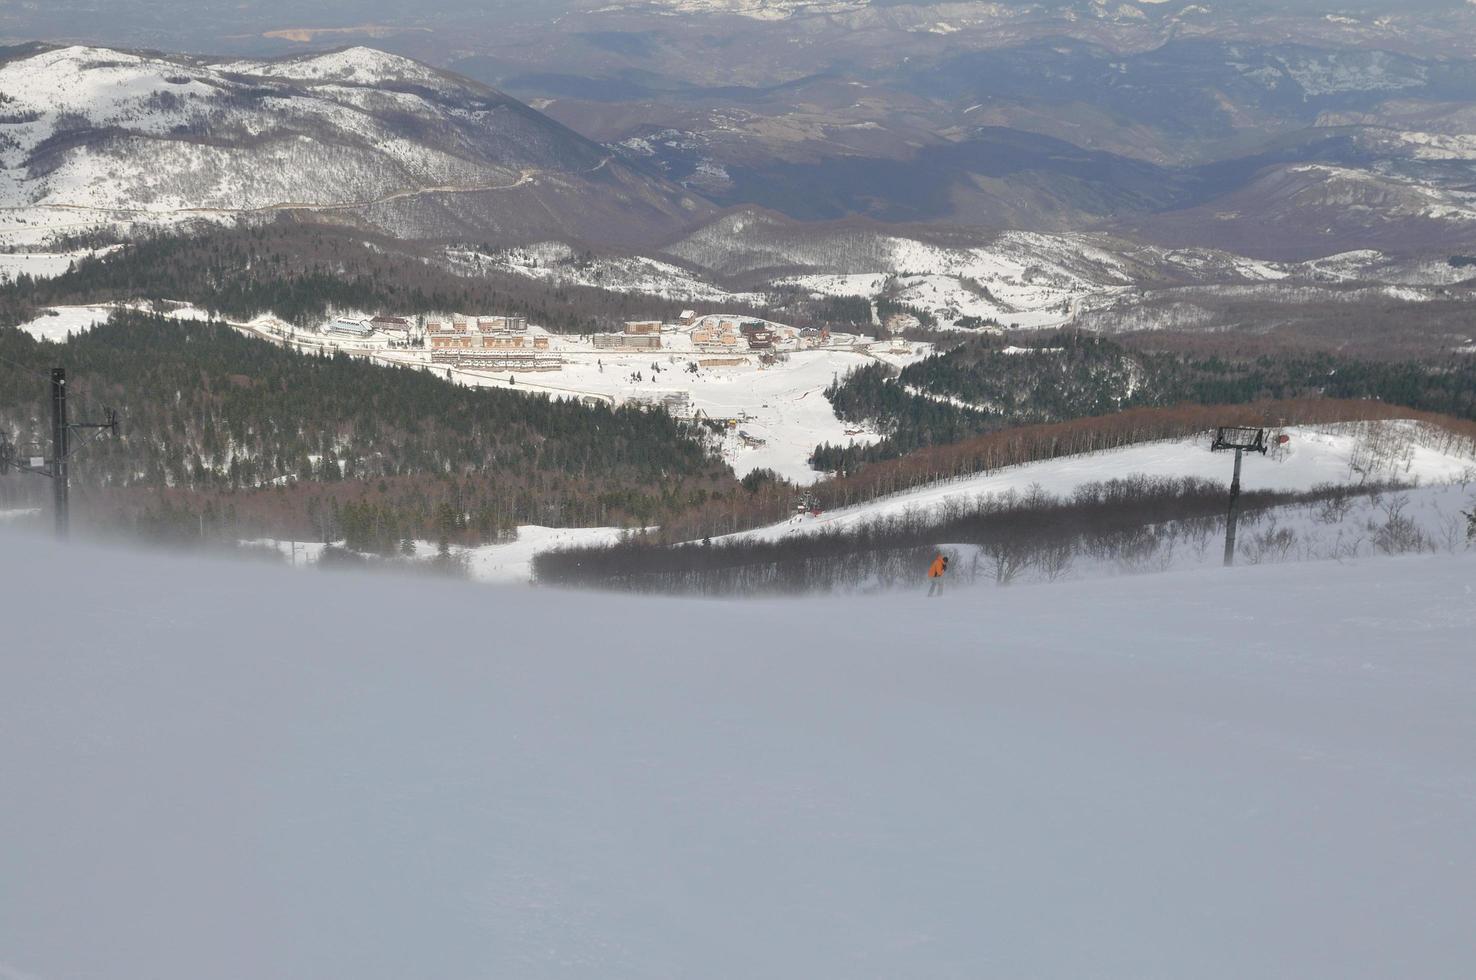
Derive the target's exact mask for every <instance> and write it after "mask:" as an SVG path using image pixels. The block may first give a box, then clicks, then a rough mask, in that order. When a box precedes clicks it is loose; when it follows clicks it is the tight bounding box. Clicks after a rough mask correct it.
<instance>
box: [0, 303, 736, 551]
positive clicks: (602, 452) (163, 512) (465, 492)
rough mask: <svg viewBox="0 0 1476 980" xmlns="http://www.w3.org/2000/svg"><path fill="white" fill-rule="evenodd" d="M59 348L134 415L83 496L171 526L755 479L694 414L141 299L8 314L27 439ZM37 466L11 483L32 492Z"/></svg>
mask: <svg viewBox="0 0 1476 980" xmlns="http://www.w3.org/2000/svg"><path fill="white" fill-rule="evenodd" d="M53 364H66V365H68V367H69V370H70V375H71V377H72V379H73V384H72V400H73V404H74V409H73V410H74V412H75V413H76V416H77V417H79V418H80V417H86V416H88V415H89V414H91V415H98V414H100V413H101V411H102V409H103V408H104V407H111V408H115V409H117V410H118V411H119V412H120V413H121V415H122V418H123V432H122V436H121V438H119V439H117V440H111V439H101V440H98V441H96V442H94V443H91V444H88V445H86V446H85V449H84V450H83V452H82V453H81V454H79V457H78V460H77V464H76V465H75V466H74V467H73V480H74V483H75V484H76V486H77V488H78V494H79V497H80V498H81V499H83V500H84V501H88V502H89V503H90V504H91V508H90V509H91V510H92V511H93V512H95V513H96V514H98V515H99V519H100V520H103V519H105V518H104V516H103V515H108V514H111V515H112V518H111V519H112V520H114V521H115V522H116V521H123V522H124V523H133V524H137V525H138V526H139V527H140V529H142V530H144V531H146V532H149V533H157V534H160V535H165V536H167V535H168V534H169V533H172V532H171V528H173V527H174V526H175V525H184V526H185V530H186V531H187V532H188V531H191V530H193V529H194V528H195V526H196V525H202V526H203V523H204V521H205V518H204V516H203V515H204V513H205V510H206V508H207V507H208V508H209V511H210V514H211V516H212V518H213V519H214V520H217V521H219V522H222V523H225V522H229V523H230V525H231V527H230V530H231V531H232V533H239V534H240V535H241V536H249V535H251V534H253V533H262V534H266V533H270V534H276V535H286V534H289V533H292V534H296V535H298V536H300V537H302V538H305V539H309V538H316V539H318V540H324V541H327V540H336V539H338V538H341V537H344V536H345V534H347V536H349V537H350V538H351V539H354V540H355V541H356V543H366V544H369V545H371V546H372V548H371V550H373V549H389V548H393V547H395V546H397V545H399V544H400V543H402V542H403V540H404V539H405V538H408V537H418V538H422V539H430V540H436V539H437V538H446V537H451V538H453V539H454V540H462V541H466V542H469V543H470V542H476V541H484V540H495V539H496V538H498V537H499V536H501V535H505V534H506V533H507V532H508V531H509V530H510V529H512V528H514V527H516V526H517V525H519V524H547V525H605V524H624V523H634V524H639V525H644V524H647V523H652V522H657V521H659V520H660V519H661V518H662V517H663V515H667V514H670V513H674V512H678V511H681V510H685V509H687V508H689V507H691V506H693V505H696V504H699V503H702V502H705V501H706V500H707V499H708V497H709V496H711V495H713V494H719V495H721V494H723V493H736V494H743V493H745V491H743V490H742V489H741V488H740V487H739V486H738V484H737V481H736V480H734V478H733V475H732V472H731V471H730V470H729V469H728V467H727V466H726V465H725V464H723V463H722V462H721V461H720V460H718V459H717V458H716V457H715V456H714V455H712V454H711V453H710V452H709V451H708V450H707V449H706V448H704V444H703V442H702V439H701V432H700V431H699V430H696V429H693V428H692V427H690V426H687V425H685V424H682V423H679V422H676V421H674V420H673V419H672V418H671V417H670V416H668V415H666V414H665V413H662V412H651V411H646V410H642V409H634V408H620V409H612V408H609V407H607V406H599V405H595V406H592V405H587V404H584V403H582V402H577V401H567V400H552V399H549V398H546V397H542V396H529V395H523V394H520V393H516V392H511V391H506V390H498V389H491V388H466V387H462V386H458V385H455V384H452V383H450V382H448V381H446V380H444V379H441V378H438V377H436V376H434V375H432V374H430V373H428V372H424V371H419V370H414V369H410V368H392V367H385V366H381V365H377V364H372V363H369V362H367V361H364V360H362V359H355V358H352V357H349V356H347V355H343V354H336V355H334V356H317V355H310V354H303V353H298V352H295V351H292V350H289V349H285V348H282V347H278V346H276V345H273V344H271V343H268V342H266V341H263V340H259V339H255V338H251V337H248V336H245V335H243V334H241V333H240V332H238V331H236V330H234V329H232V328H230V327H228V326H226V325H225V324H221V323H198V324H194V323H180V322H178V321H175V320H170V319H167V318H163V317H157V316H152V315H147V314H140V313H118V314H115V315H114V316H113V318H112V319H111V320H110V321H109V322H108V323H106V324H104V325H100V326H98V327H97V328H95V329H94V330H92V331H90V332H88V333H85V334H82V335H79V336H76V337H73V338H72V339H71V340H70V341H68V342H67V343H64V344H57V343H50V342H44V341H38V340H35V339H33V338H32V337H30V336H29V335H27V334H24V333H22V332H20V331H16V330H7V329H0V425H4V427H5V429H6V431H7V432H8V434H9V435H10V437H11V441H12V442H13V443H14V444H15V445H17V446H19V447H21V448H22V451H29V450H31V449H36V448H38V447H41V446H44V445H46V444H47V441H48V439H49V429H48V425H49V422H48V407H47V398H48V386H47V382H46V369H48V368H49V367H50V366H51V365H53ZM38 483H40V480H39V479H38V478H34V477H32V478H20V482H17V480H15V479H11V480H7V481H5V482H4V486H3V487H0V493H5V494H7V495H9V496H10V498H11V499H10V502H11V503H15V502H17V498H19V497H22V496H26V495H29V498H30V499H38V498H39V496H41V491H42V490H44V489H45V488H43V487H39V486H37V484H38ZM84 509H88V508H84ZM365 528H367V530H365Z"/></svg>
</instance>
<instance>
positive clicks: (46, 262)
mask: <svg viewBox="0 0 1476 980" xmlns="http://www.w3.org/2000/svg"><path fill="white" fill-rule="evenodd" d="M0 237H4V236H0ZM117 248H118V246H116V245H113V246H109V247H107V248H83V249H74V250H72V251H69V252H0V280H4V279H15V278H17V277H19V276H30V277H31V278H32V279H53V278H55V277H57V276H59V275H61V274H62V273H64V272H66V271H67V270H68V269H69V268H71V265H72V263H73V262H76V261H78V260H79V259H84V258H88V257H89V256H94V255H106V254H108V253H109V252H112V251H115V250H116V249H117Z"/></svg>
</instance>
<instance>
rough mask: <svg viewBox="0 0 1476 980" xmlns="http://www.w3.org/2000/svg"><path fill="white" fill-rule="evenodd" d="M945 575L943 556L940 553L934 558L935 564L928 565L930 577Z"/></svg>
mask: <svg viewBox="0 0 1476 980" xmlns="http://www.w3.org/2000/svg"><path fill="white" fill-rule="evenodd" d="M942 577H943V556H942V555H939V556H938V557H937V558H934V559H933V564H931V565H929V566H928V578H942Z"/></svg>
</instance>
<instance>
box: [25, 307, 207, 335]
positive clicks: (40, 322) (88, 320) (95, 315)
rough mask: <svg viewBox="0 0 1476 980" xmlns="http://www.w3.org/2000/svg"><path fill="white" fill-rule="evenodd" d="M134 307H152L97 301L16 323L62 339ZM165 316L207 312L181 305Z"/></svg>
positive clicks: (32, 331) (192, 317)
mask: <svg viewBox="0 0 1476 980" xmlns="http://www.w3.org/2000/svg"><path fill="white" fill-rule="evenodd" d="M118 309H134V310H145V309H147V310H149V311H150V312H154V311H153V310H152V308H151V307H149V306H147V304H143V303H100V304H96V305H92V306H54V307H50V308H49V309H46V310H43V311H42V312H41V315H40V316H37V317H35V318H34V319H31V320H28V321H26V322H25V323H21V324H17V325H16V329H17V330H24V331H25V332H26V333H28V334H30V335H31V336H33V337H35V338H36V339H37V340H53V341H57V342H63V341H65V340H66V339H67V335H68V334H80V333H86V332H87V331H89V330H91V329H92V328H93V327H95V326H97V325H98V324H99V323H106V322H107V319H108V317H110V316H112V315H113V311H114V310H118ZM158 312H162V313H163V314H164V315H165V316H168V317H173V318H174V319H176V320H208V319H210V314H209V313H208V312H207V311H205V310H201V309H197V308H195V307H193V306H189V305H185V304H181V305H178V306H175V307H173V308H171V309H167V310H161V311H158Z"/></svg>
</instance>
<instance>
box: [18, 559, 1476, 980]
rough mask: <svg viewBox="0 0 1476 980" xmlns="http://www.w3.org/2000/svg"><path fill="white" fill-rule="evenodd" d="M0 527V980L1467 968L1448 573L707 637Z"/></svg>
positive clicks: (1474, 605) (794, 620) (1055, 590)
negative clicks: (0, 799) (57, 539)
mask: <svg viewBox="0 0 1476 980" xmlns="http://www.w3.org/2000/svg"><path fill="white" fill-rule="evenodd" d="M0 535H3V536H4V540H3V542H0V579H3V588H0V618H3V619H4V621H5V622H6V623H7V624H8V626H7V633H6V638H5V644H4V647H3V652H0V784H3V785H4V787H5V791H4V799H5V805H4V806H0V840H3V841H5V847H4V848H0V880H3V881H4V882H5V887H4V888H0V973H3V974H4V975H6V976H7V977H25V978H53V977H83V976H95V977H103V976H105V977H110V978H118V980H145V978H146V980H198V978H200V977H212V978H221V980H231V978H242V980H245V978H253V980H255V978H260V977H347V976H352V977H355V978H358V980H378V978H385V980H390V978H393V980H401V978H404V977H408V976H436V977H451V976H461V977H469V976H484V977H494V976H495V977H518V978H525V980H535V978H544V977H549V978H551V977H562V978H569V977H590V978H596V977H598V978H601V980H610V978H623V977H646V978H655V977H699V976H700V977H734V978H737V977H760V976H762V977H796V978H798V977H804V978H807V980H819V978H831V977H834V978H854V977H960V978H962V977H1033V978H1057V977H1059V978H1072V980H1075V978H1080V977H1085V976H1091V977H1102V978H1126V980H1137V978H1142V977H1195V978H1220V977H1223V978H1233V980H1243V978H1245V977H1273V976H1275V977H1338V978H1340V980H1352V978H1363V977H1368V978H1379V980H1383V978H1387V977H1393V976H1400V977H1421V978H1452V980H1453V978H1457V977H1465V976H1469V975H1470V974H1471V972H1472V970H1473V968H1476V932H1473V931H1472V930H1471V928H1470V925H1471V922H1472V921H1476V835H1473V834H1472V833H1471V828H1472V826H1473V825H1476V769H1473V767H1472V766H1471V746H1472V745H1473V744H1476V713H1473V712H1472V711H1471V705H1472V704H1473V702H1476V658H1473V657H1472V656H1471V654H1470V651H1471V643H1470V637H1471V635H1472V633H1473V630H1476V595H1473V591H1472V585H1471V582H1472V581H1473V580H1476V557H1471V556H1468V557H1428V556H1427V557H1420V558H1407V559H1390V560H1387V561H1382V562H1376V563H1375V562H1358V563H1352V564H1344V565H1338V564H1333V563H1328V564H1322V565H1316V566H1310V565H1300V566H1279V567H1268V566H1262V567H1258V568H1239V569H1234V570H1230V571H1223V570H1214V571H1206V572H1199V573H1193V574H1186V575H1176V576H1153V577H1139V578H1122V579H1115V580H1110V581H1094V582H1086V583H1072V584H1067V585H1061V586H1056V587H1052V588H1034V587H1026V588H1017V589H1014V590H1012V591H1011V592H1010V593H1009V601H1008V602H1002V601H1000V598H999V597H1000V595H1001V593H997V592H992V591H991V592H982V591H981V592H977V593H969V594H959V595H954V596H950V597H948V598H946V599H944V600H941V601H928V600H924V599H921V598H910V597H901V598H896V599H895V600H889V601H886V602H879V601H877V600H875V599H837V600H819V601H815V600H811V601H806V602H803V603H800V602H788V601H766V602H753V603H734V602H713V601H670V600H654V599H643V598H631V597H617V596H607V595H571V594H560V593H556V592H544V591H532V592H529V591H524V590H517V591H510V590H500V589H495V588H494V589H487V588H478V587H473V586H462V585H457V584H455V583H447V582H444V581H440V580H425V579H405V580H401V579H394V578H389V577H384V576H358V575H351V574H343V575H335V576H328V575H308V576H304V575H303V574H295V575H294V574H291V573H288V572H286V571H285V570H278V569H272V568H269V567H263V566H256V565H252V564H242V565H232V564H228V563H211V562H206V561H202V560H198V559H196V560H183V559H172V558H165V557H160V556H136V555H129V554H126V553H121V552H107V551H93V550H91V549H88V548H83V547H80V546H74V547H73V548H71V549H69V550H68V551H66V552H65V553H63V552H61V551H59V550H58V549H57V547H56V546H55V545H53V544H52V543H50V542H49V541H46V540H44V539H40V538H31V537H26V536H22V535H18V534H16V533H15V532H11V531H3V530H0ZM79 568H81V569H85V571H86V574H76V572H77V569H79ZM61 579H65V580H66V581H67V582H68V587H67V588H66V589H65V590H58V589H57V588H56V587H55V582H56V581H58V580H61ZM1067 611H1069V614H1067V615H1063V612H1067Z"/></svg>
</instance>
